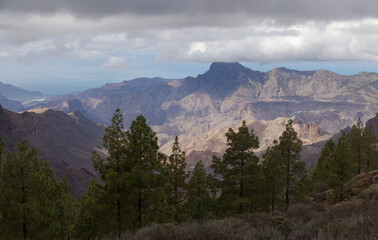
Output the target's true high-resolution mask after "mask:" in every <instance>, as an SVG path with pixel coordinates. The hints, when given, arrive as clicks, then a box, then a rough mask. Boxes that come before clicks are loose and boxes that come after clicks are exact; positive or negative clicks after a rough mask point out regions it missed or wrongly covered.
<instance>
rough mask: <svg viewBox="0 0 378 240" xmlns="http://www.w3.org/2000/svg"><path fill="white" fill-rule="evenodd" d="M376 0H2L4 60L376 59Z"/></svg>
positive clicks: (115, 63) (119, 64)
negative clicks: (141, 52)
mask: <svg viewBox="0 0 378 240" xmlns="http://www.w3.org/2000/svg"><path fill="white" fill-rule="evenodd" d="M377 42H378V1H377V0H359V1H357V0H317V1H315V0H314V1H313V0H309V1H307V0H260V1H257V0H234V1H229V0H206V1H205V0H190V1H189V0H184V1H183V0H149V1H147V0H128V1H122V0H106V1H104V0H101V1H100V0H81V1H79V0H59V1H58V0H33V1H24V0H22V1H21V0H0V58H2V57H8V58H16V59H22V60H25V59H26V60H29V59H33V58H38V57H45V56H50V57H51V56H62V55H64V56H72V57H75V58H83V59H87V58H97V59H99V58H100V59H102V61H103V65H102V66H103V67H107V68H110V69H122V68H124V67H126V66H130V65H134V63H133V64H131V63H129V62H128V59H127V58H125V57H124V56H123V57H120V56H118V53H119V52H130V51H138V49H148V50H151V52H154V53H155V54H156V58H157V59H160V60H169V61H190V62H212V61H255V62H269V61H287V60H295V61H304V60H305V61H306V60H311V61H313V60H315V61H318V60H319V61H323V60H325V61H344V60H368V61H378V45H377V44H376V43H377Z"/></svg>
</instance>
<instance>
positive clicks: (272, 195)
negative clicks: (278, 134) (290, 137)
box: [262, 140, 285, 212]
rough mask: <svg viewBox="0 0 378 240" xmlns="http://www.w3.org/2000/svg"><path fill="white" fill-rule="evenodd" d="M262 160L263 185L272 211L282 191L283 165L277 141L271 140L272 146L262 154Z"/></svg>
mask: <svg viewBox="0 0 378 240" xmlns="http://www.w3.org/2000/svg"><path fill="white" fill-rule="evenodd" d="M263 158H264V161H263V163H262V166H263V173H264V178H265V187H266V193H267V200H268V201H269V202H270V203H269V205H270V206H271V210H272V212H274V210H275V207H276V203H277V200H278V199H279V198H280V196H281V194H282V191H283V187H284V184H283V181H282V179H284V176H285V175H284V170H285V169H284V165H283V164H282V163H283V162H282V158H281V154H280V149H279V146H278V142H277V141H276V140H274V141H273V146H272V147H268V148H267V149H266V152H265V153H264V155H263Z"/></svg>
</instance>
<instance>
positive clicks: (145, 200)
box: [126, 115, 172, 228]
mask: <svg viewBox="0 0 378 240" xmlns="http://www.w3.org/2000/svg"><path fill="white" fill-rule="evenodd" d="M126 136H127V140H128V145H127V149H126V154H127V158H128V162H129V166H130V167H131V168H130V172H128V173H127V175H126V181H127V188H128V189H131V190H132V191H131V192H130V195H129V197H128V199H129V201H130V202H129V204H130V209H131V214H132V215H130V218H131V219H132V224H133V228H140V227H142V226H144V225H146V224H149V223H152V222H169V221H171V215H172V211H171V208H169V207H168V206H167V205H168V204H167V200H168V197H169V195H170V190H171V186H170V184H169V171H168V169H167V168H166V165H165V164H163V159H162V155H161V154H160V153H159V152H158V150H159V146H158V138H157V137H156V133H155V132H153V131H152V129H151V127H150V126H148V125H147V123H146V119H145V118H144V117H143V116H142V115H140V116H138V117H137V118H136V119H135V120H134V121H133V122H132V123H131V126H130V129H129V130H128V131H127V132H126Z"/></svg>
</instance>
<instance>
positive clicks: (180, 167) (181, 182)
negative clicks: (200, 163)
mask: <svg viewBox="0 0 378 240" xmlns="http://www.w3.org/2000/svg"><path fill="white" fill-rule="evenodd" d="M185 160H186V154H185V151H181V149H180V144H179V142H178V137H177V136H176V138H175V142H174V143H173V146H172V154H171V155H170V156H169V163H168V165H167V168H168V169H169V170H170V173H171V174H170V184H171V185H172V187H173V193H172V199H171V204H172V205H173V207H174V210H175V216H174V218H175V221H176V222H178V221H179V220H183V219H181V218H179V216H180V215H182V213H183V202H184V200H186V189H187V184H186V182H185V179H186V177H187V173H186V172H185V167H186V162H185ZM180 213H181V214H180Z"/></svg>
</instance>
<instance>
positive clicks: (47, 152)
mask: <svg viewBox="0 0 378 240" xmlns="http://www.w3.org/2000/svg"><path fill="white" fill-rule="evenodd" d="M36 112H38V113H36ZM36 112H23V113H14V112H11V111H8V110H6V109H4V108H2V107H0V138H2V139H4V140H5V142H6V144H7V148H6V150H7V152H10V151H12V152H14V151H17V144H18V142H20V141H26V142H27V143H28V145H29V146H30V147H33V148H35V149H36V150H37V151H38V155H39V157H40V158H41V159H42V160H44V161H48V162H50V164H51V167H52V168H53V169H54V171H55V173H57V174H58V175H62V174H66V175H67V177H68V179H69V180H70V183H71V184H72V192H73V194H74V196H76V197H78V196H79V195H80V194H82V193H84V192H85V191H86V187H87V186H88V184H89V181H90V178H91V177H93V176H94V174H93V169H92V162H91V152H92V151H93V150H95V149H101V148H102V142H101V138H102V135H103V132H104V129H103V127H100V126H98V125H96V124H94V123H93V122H91V121H90V120H88V119H86V118H85V117H84V116H83V115H82V114H81V113H78V112H75V113H72V114H70V115H67V114H64V113H63V112H58V111H54V110H48V109H38V110H36Z"/></svg>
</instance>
